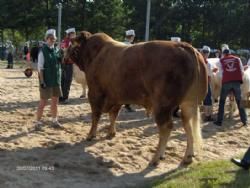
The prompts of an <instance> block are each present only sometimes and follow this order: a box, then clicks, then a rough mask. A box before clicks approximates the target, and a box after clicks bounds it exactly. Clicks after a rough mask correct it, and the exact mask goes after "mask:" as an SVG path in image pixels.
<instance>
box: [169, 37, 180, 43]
mask: <svg viewBox="0 0 250 188" xmlns="http://www.w3.org/2000/svg"><path fill="white" fill-rule="evenodd" d="M171 41H173V42H181V38H180V37H171Z"/></svg>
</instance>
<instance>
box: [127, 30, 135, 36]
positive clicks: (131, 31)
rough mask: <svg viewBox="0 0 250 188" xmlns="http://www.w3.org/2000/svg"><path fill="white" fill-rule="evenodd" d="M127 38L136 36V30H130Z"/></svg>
mask: <svg viewBox="0 0 250 188" xmlns="http://www.w3.org/2000/svg"><path fill="white" fill-rule="evenodd" d="M125 33H126V36H131V35H132V36H135V30H133V29H130V30H127V31H126V32H125Z"/></svg>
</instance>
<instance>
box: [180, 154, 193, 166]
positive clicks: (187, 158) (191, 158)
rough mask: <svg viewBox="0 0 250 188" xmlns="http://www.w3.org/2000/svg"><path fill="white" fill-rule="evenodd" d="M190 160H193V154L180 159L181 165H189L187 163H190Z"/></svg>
mask: <svg viewBox="0 0 250 188" xmlns="http://www.w3.org/2000/svg"><path fill="white" fill-rule="evenodd" d="M192 162H193V156H191V155H189V156H187V157H185V158H184V159H183V160H182V162H181V164H183V165H189V164H191V163H192Z"/></svg>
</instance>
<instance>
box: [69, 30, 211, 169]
mask: <svg viewBox="0 0 250 188" xmlns="http://www.w3.org/2000/svg"><path fill="white" fill-rule="evenodd" d="M67 58H71V60H72V61H74V62H76V64H77V65H78V66H79V68H80V69H81V70H83V71H84V72H85V74H86V81H87V85H88V88H89V89H88V98H89V103H90V106H91V111H92V126H91V129H90V132H89V134H88V136H87V140H89V141H90V140H92V139H93V138H95V137H96V132H97V124H98V121H99V119H100V117H101V114H102V113H109V118H110V126H109V131H108V135H107V138H112V137H114V136H115V134H116V128H115V120H116V118H117V115H118V113H119V110H120V108H121V106H122V105H123V104H137V105H140V106H143V107H145V108H146V109H151V110H152V114H153V117H154V120H155V122H156V124H157V127H158V130H159V142H158V146H157V150H156V153H155V155H154V157H153V159H152V160H151V163H150V164H153V165H156V164H158V163H159V160H160V159H161V158H163V156H164V152H165V147H166V143H167V140H168V138H169V135H170V132H171V130H172V128H173V122H172V112H173V110H174V109H175V108H176V107H177V106H180V108H181V110H182V116H181V118H182V122H183V127H184V130H185V132H186V134H187V148H186V152H185V155H184V158H183V161H182V162H183V163H186V164H189V163H191V162H192V161H193V157H194V154H195V152H196V151H199V149H200V148H201V143H202V137H201V130H200V111H199V105H200V104H201V102H202V100H203V99H204V98H205V95H206V93H207V84H208V80H207V70H206V65H205V62H204V59H203V57H202V55H201V54H200V53H199V52H198V51H197V50H196V49H194V48H193V47H192V46H191V45H190V44H187V43H181V42H179V43H178V42H172V41H150V42H142V43H137V44H135V45H131V46H128V45H125V44H123V43H121V42H118V41H115V40H114V39H112V38H111V37H110V36H108V35H107V34H105V33H96V34H91V33H89V32H87V31H82V32H80V33H79V35H78V36H77V37H76V38H75V39H74V40H72V46H71V47H70V48H69V49H68V52H67ZM194 149H197V150H195V151H194Z"/></svg>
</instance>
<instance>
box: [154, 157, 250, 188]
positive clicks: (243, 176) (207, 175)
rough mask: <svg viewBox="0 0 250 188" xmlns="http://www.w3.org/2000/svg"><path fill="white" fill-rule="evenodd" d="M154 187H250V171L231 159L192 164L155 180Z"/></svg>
mask: <svg viewBox="0 0 250 188" xmlns="http://www.w3.org/2000/svg"><path fill="white" fill-rule="evenodd" d="M152 187H154V188H200V187H201V188H250V171H246V170H243V169H240V168H238V167H236V166H235V165H234V164H232V163H231V162H230V161H225V160H224V161H222V160H221V161H213V162H206V163H200V164H194V165H191V166H190V167H188V168H185V169H180V170H177V171H175V172H174V173H172V174H170V175H168V176H167V177H165V178H164V179H163V180H159V181H157V182H154V184H153V186H152Z"/></svg>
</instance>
